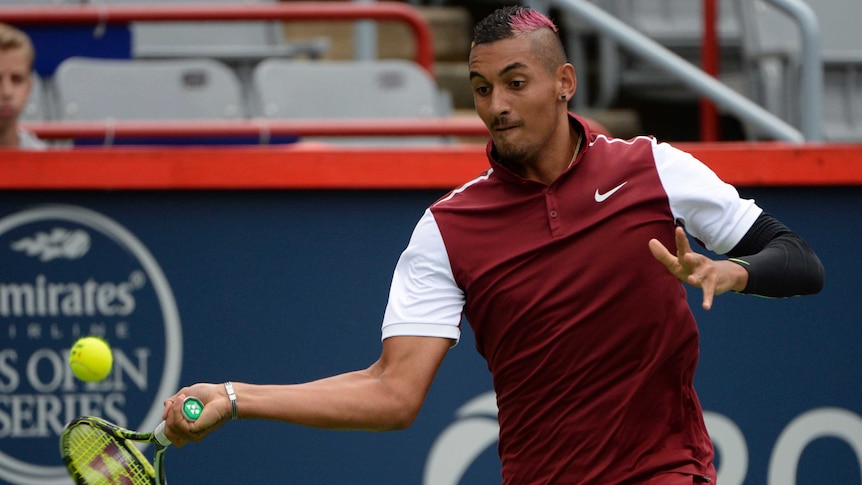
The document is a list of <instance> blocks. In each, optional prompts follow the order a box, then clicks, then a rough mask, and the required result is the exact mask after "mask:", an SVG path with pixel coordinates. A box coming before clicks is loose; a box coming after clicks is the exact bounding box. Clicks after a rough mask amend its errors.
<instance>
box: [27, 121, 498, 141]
mask: <svg viewBox="0 0 862 485" xmlns="http://www.w3.org/2000/svg"><path fill="white" fill-rule="evenodd" d="M21 125H22V126H23V127H24V128H26V129H28V130H30V131H32V132H34V133H35V134H36V135H37V136H38V137H39V138H43V139H46V140H62V139H76V140H101V141H103V143H105V144H107V145H110V144H112V142H113V141H114V140H121V139H130V138H138V139H141V138H155V139H175V138H176V139H181V138H205V137H224V138H256V139H257V140H258V143H262V144H266V143H269V142H270V140H271V139H274V138H278V137H285V136H299V137H302V136H361V137H365V136H466V137H473V136H476V137H487V136H488V129H487V128H486V127H485V125H484V123H482V121H481V120H480V119H479V118H478V117H476V118H392V119H377V118H375V119H351V120H343V119H339V120H326V119H303V120H267V119H259V118H256V119H248V120H236V121H201V120H170V121H46V122H28V123H21Z"/></svg>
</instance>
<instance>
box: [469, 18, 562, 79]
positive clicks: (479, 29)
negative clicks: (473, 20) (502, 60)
mask: <svg viewBox="0 0 862 485" xmlns="http://www.w3.org/2000/svg"><path fill="white" fill-rule="evenodd" d="M537 32H540V33H541V34H540V35H536V36H533V40H534V44H533V46H534V47H533V51H534V53H535V54H536V56H537V57H538V58H540V59H542V62H543V63H544V65H545V67H546V68H547V69H548V71H549V72H553V70H554V69H556V68H557V67H558V66H560V65H562V64H565V63H566V50H565V48H563V41H562V40H561V39H560V33H559V30H558V29H557V26H556V25H554V22H552V21H551V19H549V18H548V17H546V16H544V15H542V14H541V13H539V12H537V11H535V10H533V9H531V8H530V7H522V6H519V5H515V6H509V7H502V8H499V9H497V10H496V11H494V12H493V13H492V14H491V15H489V16H487V17H485V18H484V19H482V21H480V22H479V23H478V24H476V27H475V28H474V29H473V44H472V46H471V48H472V47H476V46H477V45H480V44H490V43H492V42H496V41H498V40H505V39H511V38H514V37H519V36H526V35H531V34H534V33H537Z"/></svg>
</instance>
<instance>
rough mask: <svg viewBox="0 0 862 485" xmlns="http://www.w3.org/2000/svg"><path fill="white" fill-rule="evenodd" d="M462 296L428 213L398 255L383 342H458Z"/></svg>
mask: <svg viewBox="0 0 862 485" xmlns="http://www.w3.org/2000/svg"><path fill="white" fill-rule="evenodd" d="M463 309H464V292H463V291H462V290H461V288H459V287H458V285H457V284H456V283H455V278H454V277H453V276H452V267H451V266H450V264H449V254H448V253H447V252H446V246H445V245H444V244H443V236H441V235H440V229H439V228H438V227H437V222H436V221H435V220H434V216H433V214H431V211H430V210H426V211H425V214H424V215H423V216H422V218H421V219H420V220H419V222H418V223H417V224H416V228H415V229H414V230H413V235H412V236H411V237H410V242H409V243H408V244H407V248H406V249H405V250H404V252H403V253H401V257H400V258H399V259H398V264H397V265H396V266H395V273H394V274H393V276H392V285H391V287H390V288H389V302H388V303H387V305H386V312H385V313H384V315H383V329H382V330H383V339H387V338H389V337H394V336H422V337H443V338H449V339H453V340H455V341H456V342H457V341H458V339H460V338H461V327H460V324H461V313H462V311H463Z"/></svg>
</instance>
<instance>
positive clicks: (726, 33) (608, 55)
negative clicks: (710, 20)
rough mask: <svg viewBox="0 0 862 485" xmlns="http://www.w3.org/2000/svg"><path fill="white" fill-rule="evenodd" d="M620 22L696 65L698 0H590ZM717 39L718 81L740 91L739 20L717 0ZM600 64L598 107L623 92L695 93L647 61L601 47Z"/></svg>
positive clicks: (687, 96) (675, 96)
mask: <svg viewBox="0 0 862 485" xmlns="http://www.w3.org/2000/svg"><path fill="white" fill-rule="evenodd" d="M595 3H596V4H597V5H598V6H601V7H602V8H604V9H606V10H608V12H609V13H611V14H613V15H615V16H616V17H617V18H619V19H620V20H621V21H623V22H625V23H626V24H628V25H630V26H631V27H632V28H634V29H636V30H638V31H639V32H640V33H642V34H644V35H646V36H647V37H649V38H650V39H652V40H654V41H656V42H657V43H659V44H661V45H662V46H664V47H666V48H667V49H669V50H671V51H672V52H674V53H676V54H677V55H679V56H680V57H682V58H683V59H686V60H688V61H689V62H691V63H693V64H695V65H697V66H700V64H701V59H700V50H701V46H702V44H703V2H702V1H700V0H603V1H598V0H595ZM718 5H719V11H718V25H717V30H718V37H719V45H720V47H721V66H722V72H721V79H722V81H724V82H725V83H727V84H729V85H731V87H735V88H737V89H741V78H742V74H741V67H740V66H739V65H738V64H739V63H738V61H737V59H738V57H739V56H738V50H739V49H740V45H741V41H740V35H741V34H740V32H741V28H740V26H739V19H738V15H737V11H736V6H735V5H734V4H733V2H729V1H723V2H718ZM600 55H601V56H604V57H603V58H602V59H601V64H600V65H601V66H602V68H601V69H600V70H599V72H598V73H597V75H598V76H599V82H598V85H599V86H600V87H601V90H602V92H599V93H598V95H597V98H598V100H599V101H600V102H599V105H598V106H597V107H599V108H604V107H607V106H608V105H611V104H613V103H614V102H615V101H616V96H617V94H618V93H622V92H623V91H627V92H629V93H631V94H632V95H633V96H635V97H648V98H652V97H656V98H658V99H669V100H691V99H696V98H697V95H696V94H695V93H693V92H692V91H691V90H689V89H687V88H685V87H684V86H682V85H681V84H680V83H679V82H678V81H676V79H674V78H673V77H672V76H670V75H668V74H667V73H665V72H664V71H662V70H660V69H658V68H656V67H655V66H653V65H652V64H651V63H649V62H646V61H644V60H642V59H640V58H637V57H635V56H630V55H628V54H627V53H625V52H622V55H621V54H620V53H618V52H617V50H615V49H601V50H600Z"/></svg>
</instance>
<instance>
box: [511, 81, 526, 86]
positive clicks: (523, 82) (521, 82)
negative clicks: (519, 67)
mask: <svg viewBox="0 0 862 485" xmlns="http://www.w3.org/2000/svg"><path fill="white" fill-rule="evenodd" d="M524 84H525V81H520V80H519V81H512V87H513V88H522V87H524Z"/></svg>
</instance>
